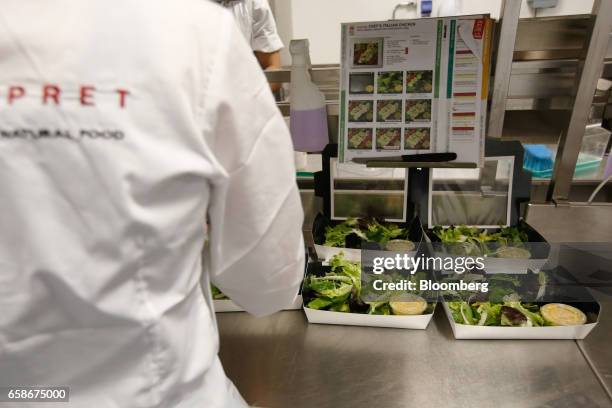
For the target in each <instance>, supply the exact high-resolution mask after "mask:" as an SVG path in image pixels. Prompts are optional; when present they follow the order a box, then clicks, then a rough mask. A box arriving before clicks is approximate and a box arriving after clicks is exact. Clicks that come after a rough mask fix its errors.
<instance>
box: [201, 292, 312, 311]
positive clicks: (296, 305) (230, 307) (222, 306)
mask: <svg viewBox="0 0 612 408" xmlns="http://www.w3.org/2000/svg"><path fill="white" fill-rule="evenodd" d="M213 306H214V308H215V313H226V312H244V309H243V308H241V307H240V306H238V305H237V304H236V303H234V302H233V301H232V300H230V299H221V300H213ZM301 308H302V295H298V296H297V298H295V301H294V302H293V304H292V305H291V306H289V307H288V308H286V309H283V310H300V309H301Z"/></svg>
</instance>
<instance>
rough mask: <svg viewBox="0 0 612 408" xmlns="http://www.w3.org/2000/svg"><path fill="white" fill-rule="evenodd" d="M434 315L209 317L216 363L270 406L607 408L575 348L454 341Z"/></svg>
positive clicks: (250, 396) (569, 344)
mask: <svg viewBox="0 0 612 408" xmlns="http://www.w3.org/2000/svg"><path fill="white" fill-rule="evenodd" d="M441 312H442V310H438V311H437V313H436V316H435V318H434V320H433V321H432V323H431V324H430V326H429V328H428V329H427V330H425V331H419V330H402V329H384V328H373V327H372V328H370V327H350V326H328V325H316V324H310V325H309V324H308V323H307V321H306V318H305V316H304V315H303V313H302V312H301V311H295V312H281V313H279V314H276V315H274V316H271V317H267V318H262V319H255V318H253V317H251V316H249V315H247V314H246V313H225V314H218V315H217V317H218V320H219V328H220V331H221V360H222V361H223V364H224V366H225V369H226V371H227V374H228V376H229V377H230V378H231V379H232V380H233V381H234V382H235V384H236V386H237V387H238V389H239V390H240V391H241V392H242V394H243V395H244V396H245V398H246V399H247V401H248V402H249V403H251V404H256V405H259V406H264V407H269V408H277V407H278V408H281V407H282V408H285V407H292V408H302V407H304V408H306V407H308V408H311V407H322V408H325V407H338V408H342V407H381V408H406V407H470V408H472V407H513V408H514V407H551V408H552V407H555V408H557V407H567V408H580V407H585V408H586V407H588V408H593V407H610V406H612V402H611V400H610V399H609V397H608V396H607V394H606V393H605V391H604V389H603V388H602V386H601V385H600V383H599V382H598V381H597V378H596V376H595V374H594V373H593V371H592V370H591V368H590V367H589V365H588V363H587V361H586V360H585V359H584V357H583V356H582V354H581V352H580V350H579V349H578V347H577V346H576V343H575V342H573V341H499V340H498V341H485V340H463V341H459V340H454V339H453V336H452V332H451V329H450V326H449V324H448V322H447V321H446V316H445V315H444V313H441Z"/></svg>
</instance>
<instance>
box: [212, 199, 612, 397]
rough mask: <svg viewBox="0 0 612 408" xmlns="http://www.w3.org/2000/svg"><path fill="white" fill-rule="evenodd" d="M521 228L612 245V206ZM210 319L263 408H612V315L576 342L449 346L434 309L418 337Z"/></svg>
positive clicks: (282, 318)
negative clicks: (432, 317) (429, 320)
mask: <svg viewBox="0 0 612 408" xmlns="http://www.w3.org/2000/svg"><path fill="white" fill-rule="evenodd" d="M589 210H590V211H589ZM528 221H529V222H530V224H532V225H534V226H535V227H536V228H537V229H538V230H539V231H540V232H541V233H542V234H543V235H544V236H545V237H546V238H547V239H548V240H549V241H551V242H561V241H572V242H594V241H599V242H612V228H610V223H612V206H611V207H608V208H601V207H600V208H591V209H588V208H581V207H578V208H574V207H563V208H556V207H545V206H533V207H532V208H530V211H529V217H528ZM611 309H612V304H610V306H609V307H607V304H604V305H603V310H608V311H609V310H611ZM217 318H218V321H219V330H220V333H221V360H222V361H223V364H224V366H225V369H226V371H227V374H228V376H229V377H230V378H231V379H232V380H233V381H234V382H235V384H236V385H237V386H238V388H239V389H240V391H241V392H242V394H243V395H244V396H245V398H246V399H247V401H248V402H249V403H251V404H256V405H259V406H263V407H269V408H277V407H278V408H285V407H291V408H301V407H308V408H310V407H321V408H326V407H337V408H343V407H351V408H353V407H368V408H370V407H377V408H378V407H381V408H395V407H397V408H406V407H428V408H429V407H453V408H454V407H470V408H472V407H512V408H514V407H521V408H523V407H525V408H528V407H538V408H540V407H541V408H544V407H547V408H582V407H584V408H586V407H588V408H592V407H612V399H611V398H610V395H612V347H611V346H610V340H611V338H612V314H610V315H604V316H602V318H601V320H600V324H599V326H598V327H597V328H596V329H595V330H594V331H593V332H592V333H591V335H590V336H589V337H588V338H587V339H586V340H584V341H579V342H575V341H569V340H557V341H540V340H533V341H527V340H512V341H510V340H509V341H506V340H455V339H454V338H453V335H452V332H451V329H450V326H449V323H448V321H447V320H446V316H445V315H444V313H442V310H441V309H438V310H437V311H436V315H435V317H434V320H433V321H432V322H431V324H430V325H429V328H428V329H427V330H425V331H418V330H402V329H384V328H373V327H372V328H370V327H351V326H327V325H316V324H308V323H307V321H306V317H305V316H304V314H303V313H302V312H301V311H295V312H281V313H278V314H276V315H273V316H270V317H266V318H262V319H256V318H254V317H252V316H250V315H248V314H246V313H225V314H223V313H221V314H217ZM606 389H607V391H608V392H609V393H610V395H608V393H606Z"/></svg>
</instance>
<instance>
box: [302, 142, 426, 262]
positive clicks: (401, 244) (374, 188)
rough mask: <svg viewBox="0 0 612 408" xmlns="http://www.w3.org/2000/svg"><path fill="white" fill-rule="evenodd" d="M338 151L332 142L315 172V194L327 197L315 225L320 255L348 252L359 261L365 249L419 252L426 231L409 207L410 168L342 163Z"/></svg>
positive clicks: (316, 249)
mask: <svg viewBox="0 0 612 408" xmlns="http://www.w3.org/2000/svg"><path fill="white" fill-rule="evenodd" d="M337 155H338V146H337V145H335V144H330V145H328V146H326V148H325V150H324V151H323V153H322V171H321V172H318V173H315V194H316V195H317V196H319V197H322V198H323V213H320V214H318V215H317V217H316V218H315V220H314V223H313V227H312V234H313V241H314V249H315V252H316V255H317V258H318V259H319V260H329V259H330V258H331V257H333V256H335V255H337V254H339V253H340V252H342V253H343V254H344V257H345V259H347V260H351V261H356V262H359V261H361V250H362V249H369V250H383V251H394V252H402V253H407V254H408V255H409V256H414V255H416V254H417V252H418V250H419V247H420V245H421V244H422V242H423V239H424V234H423V230H422V228H421V221H420V220H419V219H418V218H415V217H413V211H411V210H410V209H409V200H408V172H407V171H406V170H405V169H370V168H367V167H366V166H364V165H361V164H354V163H339V162H338V160H337Z"/></svg>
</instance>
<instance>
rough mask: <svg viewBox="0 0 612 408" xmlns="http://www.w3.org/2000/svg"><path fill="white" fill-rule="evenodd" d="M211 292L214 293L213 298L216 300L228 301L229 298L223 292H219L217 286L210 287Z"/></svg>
mask: <svg viewBox="0 0 612 408" xmlns="http://www.w3.org/2000/svg"><path fill="white" fill-rule="evenodd" d="M210 290H211V292H212V297H213V299H214V300H228V299H229V298H228V297H227V296H225V294H224V293H223V292H221V291H220V290H219V288H218V287H216V286H215V285H210Z"/></svg>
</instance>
